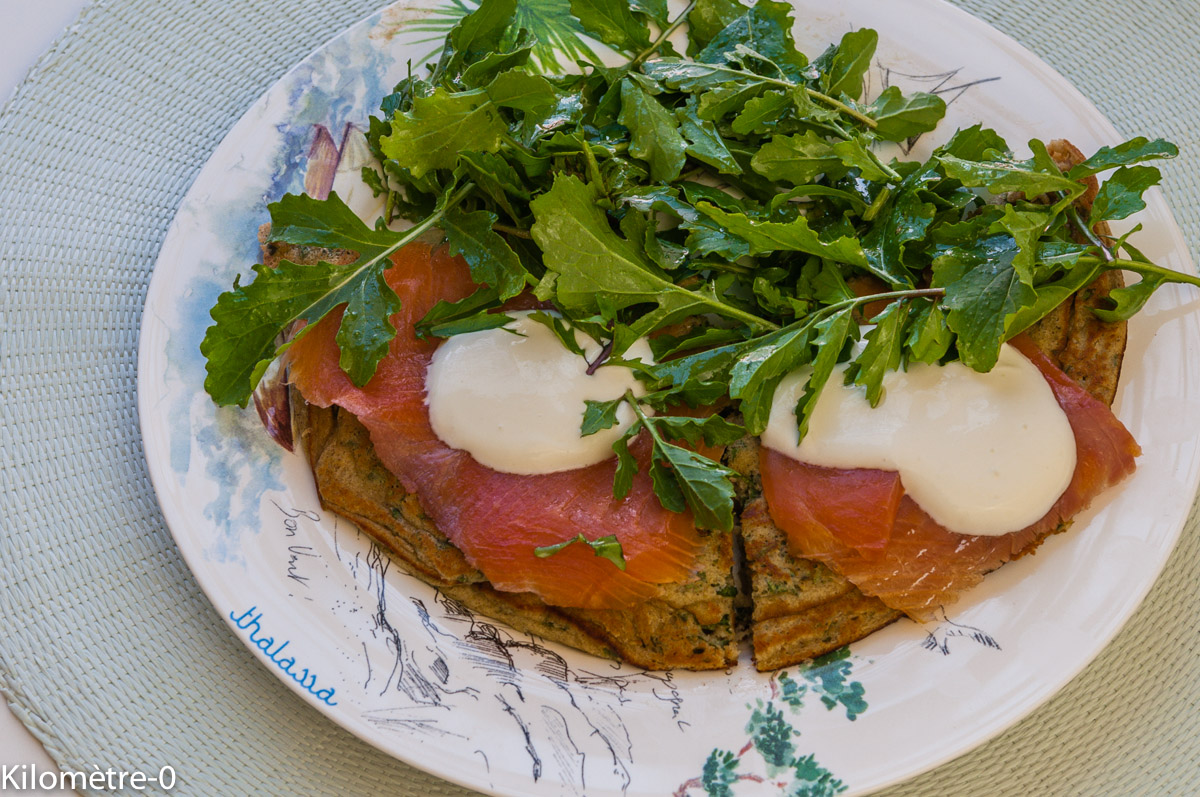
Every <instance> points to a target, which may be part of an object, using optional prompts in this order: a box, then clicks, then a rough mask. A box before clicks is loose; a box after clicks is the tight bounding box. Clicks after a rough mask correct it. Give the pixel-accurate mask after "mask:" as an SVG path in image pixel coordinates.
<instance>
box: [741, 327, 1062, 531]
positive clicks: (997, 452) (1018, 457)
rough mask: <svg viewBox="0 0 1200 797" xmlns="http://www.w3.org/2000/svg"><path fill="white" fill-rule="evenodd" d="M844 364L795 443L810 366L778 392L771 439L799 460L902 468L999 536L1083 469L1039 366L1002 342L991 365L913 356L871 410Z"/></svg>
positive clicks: (938, 510)
mask: <svg viewBox="0 0 1200 797" xmlns="http://www.w3.org/2000/svg"><path fill="white" fill-rule="evenodd" d="M844 371H845V366H839V367H838V369H837V370H835V372H834V374H833V376H832V377H830V379H829V382H827V383H826V385H825V389H824V390H823V391H822V392H821V397H820V398H819V399H818V400H817V405H816V409H815V410H814V412H813V415H812V418H811V420H810V421H809V429H808V434H807V435H806V436H805V438H804V440H803V441H802V442H801V443H800V445H799V446H798V447H797V445H796V441H797V439H798V437H799V434H798V432H797V429H796V416H795V408H796V403H797V402H798V401H799V400H800V397H801V396H802V395H803V392H804V386H805V384H807V382H808V377H809V374H810V373H811V369H810V368H802V369H799V370H797V371H795V372H793V373H792V374H789V375H788V376H787V377H786V378H785V379H784V380H783V382H782V383H781V384H780V385H779V388H778V389H777V390H776V391H775V398H774V402H773V403H772V406H771V416H770V420H769V422H768V424H767V429H766V432H765V433H764V434H763V437H762V440H763V444H764V445H766V446H767V447H768V448H771V449H774V450H775V451H778V452H780V453H781V454H785V455H787V456H789V457H792V458H793V459H796V460H799V461H801V462H807V463H809V464H812V465H821V466H825V467H831V468H878V469H880V470H892V471H898V472H899V473H900V481H901V483H902V484H903V485H904V491H905V492H906V493H907V494H908V495H910V496H911V497H912V499H913V500H914V501H916V502H917V504H918V505H919V506H920V507H921V508H922V509H924V510H925V511H926V512H927V513H929V515H930V516H931V517H933V519H934V520H936V521H937V522H938V523H940V524H942V525H943V526H945V527H946V528H948V529H950V530H951V531H956V532H959V533H961V534H979V535H999V534H1007V533H1008V532H1012V531H1016V530H1018V529H1022V528H1024V527H1025V526H1028V525H1030V524H1031V523H1034V522H1036V521H1038V520H1039V519H1041V517H1042V516H1043V515H1045V514H1046V512H1047V511H1049V509H1050V507H1052V506H1053V505H1054V502H1055V501H1057V500H1058V498H1059V496H1061V495H1062V493H1063V491H1064V490H1066V488H1067V485H1068V484H1070V481H1071V476H1072V474H1073V473H1074V471H1075V436H1074V434H1073V433H1072V432H1071V424H1070V422H1069V421H1068V420H1067V416H1066V413H1064V412H1063V410H1062V408H1061V407H1059V405H1058V402H1057V401H1055V400H1054V394H1053V392H1052V391H1051V390H1050V386H1049V385H1048V384H1046V380H1045V379H1044V378H1043V377H1042V375H1041V372H1040V371H1038V369H1037V366H1035V365H1034V364H1033V363H1031V362H1030V361H1029V360H1028V359H1026V358H1025V357H1024V356H1023V355H1022V354H1021V353H1020V352H1018V351H1017V350H1016V349H1014V348H1013V347H1012V346H1009V345H1007V344H1006V345H1005V346H1004V347H1003V348H1002V349H1001V352H1000V359H999V362H997V364H996V367H995V368H993V369H992V370H991V371H989V372H988V373H985V374H981V373H977V372H976V371H973V370H971V369H970V368H968V367H967V366H965V365H963V364H962V363H958V362H952V363H948V364H947V365H945V366H936V365H924V364H922V363H914V364H912V365H910V366H909V368H908V370H907V371H893V372H891V373H889V374H887V375H886V376H885V377H884V380H883V384H884V391H885V392H884V398H883V400H882V401H881V402H880V403H879V405H878V406H877V407H875V408H874V409H872V407H871V405H870V403H868V402H867V400H866V398H865V396H864V391H863V390H862V388H858V387H853V386H852V387H846V386H844V385H843V384H842V379H843V374H844Z"/></svg>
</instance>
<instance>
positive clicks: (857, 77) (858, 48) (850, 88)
mask: <svg viewBox="0 0 1200 797" xmlns="http://www.w3.org/2000/svg"><path fill="white" fill-rule="evenodd" d="M878 44H879V34H878V33H876V32H875V31H873V30H871V29H870V28H862V29H860V30H852V31H850V32H849V33H847V34H846V35H844V36H842V41H841V42H840V43H839V44H838V46H837V51H836V53H835V54H834V56H833V61H832V63H831V64H830V67H829V71H828V72H826V73H824V74H822V75H821V88H822V89H823V90H824V91H825V93H826V94H832V95H833V96H834V97H836V96H838V95H839V94H845V95H846V96H847V97H850V98H851V99H856V98H857V97H859V96H861V95H862V93H863V76H864V75H866V73H867V70H868V69H870V68H871V59H872V58H873V57H874V56H875V48H876V46H878Z"/></svg>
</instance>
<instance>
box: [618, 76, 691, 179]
mask: <svg viewBox="0 0 1200 797" xmlns="http://www.w3.org/2000/svg"><path fill="white" fill-rule="evenodd" d="M617 121H618V122H620V123H621V124H623V125H625V127H627V128H629V133H630V142H629V154H630V155H633V156H634V157H635V158H638V159H640V160H643V161H646V163H648V164H649V165H650V177H651V178H652V179H653V180H655V181H656V182H663V183H668V182H671V181H673V180H675V179H676V178H678V177H679V171H680V170H681V169H682V168H683V163H684V161H685V160H686V156H685V155H684V151H685V150H686V149H687V142H685V141H684V140H683V136H681V135H680V134H679V122H678V121H677V120H676V118H675V116H674V114H672V113H671V112H670V111H668V110H667V109H666V108H664V107H663V106H662V104H661V103H660V102H659V101H658V100H656V99H655V98H654V97H652V96H651V95H650V94H648V93H647V92H646V90H645V89H644V88H642V87H641V86H640V85H639V84H637V83H635V82H634V81H632V80H630V79H628V78H626V79H624V80H622V81H621V113H620V115H619V116H618V117H617Z"/></svg>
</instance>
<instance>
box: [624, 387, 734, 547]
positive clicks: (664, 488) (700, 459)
mask: <svg viewBox="0 0 1200 797" xmlns="http://www.w3.org/2000/svg"><path fill="white" fill-rule="evenodd" d="M625 400H626V401H627V402H628V403H629V404H630V406H632V407H633V411H634V413H636V414H637V418H638V422H637V423H636V424H635V425H634V426H632V427H631V428H630V430H629V432H627V433H626V435H625V436H624V437H622V438H621V439H620V440H618V441H617V442H616V443H614V444H613V448H614V450H616V451H617V456H618V465H617V477H616V480H615V481H614V484H613V495H615V496H616V497H618V498H621V497H624V496H625V495H627V494H628V492H629V489H630V486H631V485H632V483H633V469H636V467H637V464H636V461H635V460H634V459H633V457H632V455H630V454H629V447H628V441H629V440H630V439H631V438H632V435H633V434H634V433H635V430H637V429H645V430H646V432H647V434H649V435H650V440H651V454H650V479H651V481H652V483H653V485H654V493H655V495H657V496H658V500H659V501H660V502H661V503H662V505H663V506H664V507H666V508H667V509H669V510H671V511H673V512H682V511H684V509H690V510H691V511H692V517H693V519H694V520H695V522H696V525H697V526H699V527H700V528H705V529H717V530H720V531H732V530H733V499H734V493H735V491H734V488H733V481H732V480H733V479H734V478H736V477H737V475H738V474H737V473H736V472H735V471H733V470H730V469H729V468H727V467H725V466H724V465H722V464H721V463H719V462H716V461H714V460H711V459H709V458H708V457H706V456H704V455H703V454H700V453H697V452H695V451H692V450H691V449H689V448H684V447H683V446H677V445H675V444H674V443H670V442H668V441H667V438H670V437H674V436H675V435H679V436H680V437H681V438H682V439H689V440H690V441H691V442H693V443H698V442H699V440H700V439H704V440H705V442H708V443H709V444H710V445H722V444H724V443H725V442H732V441H733V440H736V439H739V438H740V437H741V436H742V434H743V433H744V431H743V430H742V429H740V428H739V427H737V426H736V425H735V424H731V423H728V422H727V421H725V420H724V419H720V418H716V416H713V417H710V418H689V417H664V416H647V415H646V413H645V412H644V411H643V410H642V409H641V407H639V406H638V403H637V400H636V399H634V398H633V396H632V395H631V394H629V393H626V394H625ZM713 418H716V420H714V419H713ZM676 439H679V438H676Z"/></svg>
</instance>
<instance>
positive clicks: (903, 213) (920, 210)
mask: <svg viewBox="0 0 1200 797" xmlns="http://www.w3.org/2000/svg"><path fill="white" fill-rule="evenodd" d="M936 213H937V209H936V208H935V207H934V206H933V205H932V204H931V203H926V202H922V201H921V198H920V196H919V195H918V193H917V191H916V190H912V189H908V190H902V191H901V192H900V193H899V194H897V195H896V196H895V198H894V199H893V200H892V201H891V203H890V204H889V205H888V206H887V209H886V210H885V211H884V212H883V213H881V214H880V215H879V216H877V217H876V223H875V224H873V225H872V226H871V229H870V230H868V231H867V233H866V234H865V235H864V236H863V238H862V246H863V252H864V254H865V255H866V258H867V260H868V262H869V266H868V267H869V270H870V271H871V273H873V274H874V275H875V276H877V277H879V278H880V279H882V280H883V281H884V282H886V283H888V284H889V285H891V286H892V287H894V288H900V287H911V286H912V285H913V278H912V275H911V274H910V273H909V271H908V269H907V268H905V266H904V263H903V254H904V246H905V244H908V243H910V242H913V241H920V240H923V239H924V237H925V234H926V232H927V231H928V230H929V227H930V225H931V224H932V223H933V219H934V216H935V215H936Z"/></svg>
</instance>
